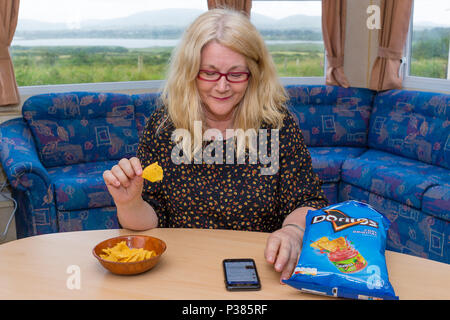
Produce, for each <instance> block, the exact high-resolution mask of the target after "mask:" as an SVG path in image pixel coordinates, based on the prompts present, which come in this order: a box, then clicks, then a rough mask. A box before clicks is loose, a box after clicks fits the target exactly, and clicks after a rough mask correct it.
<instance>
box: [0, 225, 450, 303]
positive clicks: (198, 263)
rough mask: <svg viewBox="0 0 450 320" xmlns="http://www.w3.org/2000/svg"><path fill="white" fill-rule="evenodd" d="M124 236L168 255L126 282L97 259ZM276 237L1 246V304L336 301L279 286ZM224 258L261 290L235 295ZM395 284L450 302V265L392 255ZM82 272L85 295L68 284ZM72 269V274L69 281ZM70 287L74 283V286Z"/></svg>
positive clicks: (87, 238) (96, 236)
mask: <svg viewBox="0 0 450 320" xmlns="http://www.w3.org/2000/svg"><path fill="white" fill-rule="evenodd" d="M125 234H146V235H151V236H154V237H158V238H160V239H162V240H164V241H165V242H166V244H167V250H166V252H165V253H164V254H163V256H162V257H161V260H160V262H159V263H158V265H156V266H155V267H154V268H153V269H151V270H150V271H148V272H145V273H143V274H140V275H134V276H119V275H114V274H112V273H110V272H109V271H107V270H106V269H104V268H103V267H102V266H101V265H100V263H99V262H98V261H97V259H95V258H94V256H93V255H92V249H93V248H94V246H95V245H96V244H97V243H99V242H101V241H102V240H105V239H108V238H112V237H115V236H118V235H125ZM268 235H269V234H267V233H259V232H245V231H229V230H205V229H153V230H149V231H145V232H132V231H129V230H125V229H118V230H97V231H80V232H66V233H56V234H48V235H41V236H35V237H29V238H24V239H20V240H15V241H12V242H8V243H5V244H2V245H0V299H160V300H165V299H168V300H186V299H187V300H197V299H206V300H233V299H245V300H246V299H251V300H264V299H271V300H290V299H335V298H329V297H322V296H316V295H312V294H306V293H301V292H300V291H298V290H296V289H294V288H292V287H290V286H288V285H282V284H280V281H279V279H280V275H279V273H277V272H275V271H274V269H273V267H272V266H271V265H270V264H268V263H267V262H266V261H265V259H264V247H265V243H266V239H267V237H268ZM224 258H253V259H255V261H256V265H257V268H258V272H259V275H260V278H261V283H262V290H260V291H252V292H228V291H227V290H226V289H225V286H224V277H223V270H222V264H221V263H222V260H223V259H224ZM386 259H387V265H388V269H389V276H390V280H391V283H392V285H393V287H394V289H395V292H396V294H397V295H398V296H399V297H400V299H450V265H448V264H445V263H439V262H436V261H432V260H427V259H422V258H417V257H413V256H410V255H406V254H400V253H396V252H391V251H387V252H386ZM70 266H76V267H75V268H78V267H79V269H78V270H79V271H80V277H79V279H80V282H79V283H80V289H77V288H76V287H74V286H73V282H72V286H70V285H69V287H72V289H69V287H68V285H67V283H68V279H69V278H70V277H71V276H72V275H74V273H73V272H74V271H73V270H74V269H70ZM68 268H69V273H68ZM69 282H70V281H69Z"/></svg>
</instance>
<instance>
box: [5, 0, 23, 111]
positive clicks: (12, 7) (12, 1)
mask: <svg viewBox="0 0 450 320" xmlns="http://www.w3.org/2000/svg"><path fill="white" fill-rule="evenodd" d="M18 16H19V0H2V1H0V106H6V105H11V104H18V103H19V101H20V98H19V90H18V89H17V83H16V76H15V75H14V67H13V64H12V60H11V55H10V54H9V47H10V45H11V42H12V39H13V37H14V32H15V31H16V26H17V19H18Z"/></svg>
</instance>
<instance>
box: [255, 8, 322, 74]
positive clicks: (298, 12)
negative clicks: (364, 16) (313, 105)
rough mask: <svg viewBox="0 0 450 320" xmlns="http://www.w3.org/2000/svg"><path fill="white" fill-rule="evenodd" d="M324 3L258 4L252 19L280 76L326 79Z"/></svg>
mask: <svg viewBox="0 0 450 320" xmlns="http://www.w3.org/2000/svg"><path fill="white" fill-rule="evenodd" d="M321 17H322V4H321V1H257V0H256V1H255V0H253V2H252V15H251V19H252V22H253V23H254V25H255V26H256V27H257V29H258V30H259V31H260V33H261V34H262V36H263V37H264V39H265V41H266V44H267V46H268V48H269V52H270V53H271V54H272V57H273V60H274V62H275V64H276V66H277V70H278V74H279V75H280V76H281V77H323V76H324V61H325V60H324V59H325V57H324V51H325V49H324V45H323V39H322V18H321Z"/></svg>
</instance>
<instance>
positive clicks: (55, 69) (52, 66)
mask: <svg viewBox="0 0 450 320" xmlns="http://www.w3.org/2000/svg"><path fill="white" fill-rule="evenodd" d="M172 49H173V48H160V47H158V48H148V49H125V48H122V47H12V48H11V53H12V57H13V63H14V69H15V73H16V79H17V83H18V85H19V86H32V85H46V84H71V83H95V82H116V81H138V80H159V79H164V78H165V72H166V68H167V65H168V61H169V58H170V54H171V51H172ZM269 50H270V52H271V53H272V56H273V59H274V62H275V64H276V66H277V70H278V73H279V75H280V76H283V77H291V76H297V77H298V76H302V77H308V76H323V59H324V54H323V45H320V44H289V45H274V46H269Z"/></svg>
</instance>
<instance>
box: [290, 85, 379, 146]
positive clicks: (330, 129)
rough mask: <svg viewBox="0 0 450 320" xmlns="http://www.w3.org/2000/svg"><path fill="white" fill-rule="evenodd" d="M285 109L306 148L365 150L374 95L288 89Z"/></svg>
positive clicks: (344, 90)
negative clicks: (299, 130)
mask: <svg viewBox="0 0 450 320" xmlns="http://www.w3.org/2000/svg"><path fill="white" fill-rule="evenodd" d="M286 90H287V92H288V94H289V96H290V100H289V101H288V108H289V109H290V110H291V111H292V113H293V114H294V118H296V121H297V124H298V125H299V127H300V129H301V130H302V133H303V136H304V138H305V142H306V145H307V146H313V147H321V146H350V147H366V146H367V132H368V128H369V117H370V113H371V110H372V103H373V98H374V92H373V91H371V90H368V89H360V88H342V87H334V86H287V87H286Z"/></svg>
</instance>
